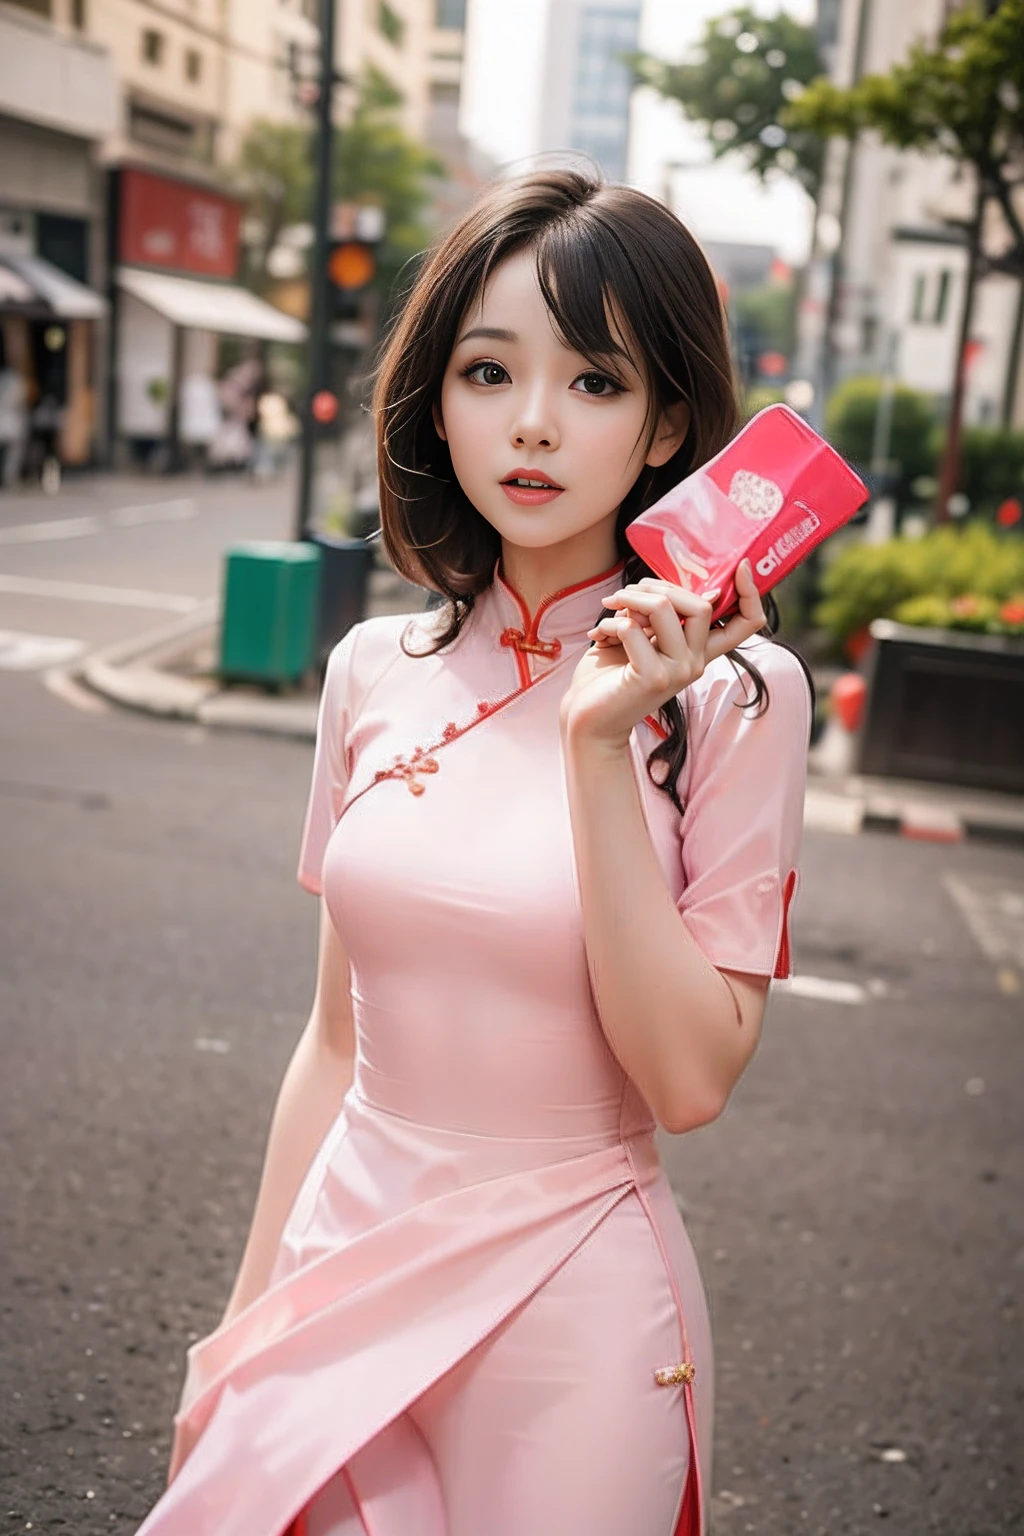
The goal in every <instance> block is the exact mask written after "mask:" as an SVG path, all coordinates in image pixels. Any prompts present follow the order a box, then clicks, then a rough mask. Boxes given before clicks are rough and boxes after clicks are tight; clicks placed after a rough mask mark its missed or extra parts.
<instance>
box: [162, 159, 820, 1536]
mask: <svg viewBox="0 0 1024 1536" xmlns="http://www.w3.org/2000/svg"><path fill="white" fill-rule="evenodd" d="M375 411H376V418H377V427H378V447H379V463H380V466H381V511H382V520H383V529H384V538H385V541H386V545H387V548H388V552H389V555H390V556H391V559H392V561H393V562H394V564H395V565H396V567H397V568H398V570H399V571H400V572H402V574H404V575H406V576H407V577H410V578H411V579H413V580H415V581H418V582H420V583H421V584H422V585H424V586H427V587H432V588H435V589H436V590H438V591H440V592H441V593H442V594H443V595H444V597H445V599H446V601H445V604H444V605H443V606H442V607H441V608H440V609H438V610H436V611H434V612H431V613H428V614H424V615H417V616H416V617H414V618H413V619H412V620H409V618H408V616H405V617H395V618H378V619H372V620H369V621H366V622H364V623H362V624H359V625H357V626H356V627H355V628H354V629H353V630H351V631H350V632H349V634H348V635H346V637H345V639H344V640H343V641H342V642H341V644H340V645H339V646H338V647H337V649H336V650H335V651H334V653H333V655H332V657H331V660H330V664H329V667H328V672H327V678H326V683H325V688H324V694H323V699H322V704H321V712H320V723H319V733H318V741H317V749H316V757H315V764H314V770H313V785H312V790H311V795H310V800H309V807H308V812H307V818H306V824H305V830H304V835H303V843H302V855H301V862H300V873H299V878H300V881H301V882H302V884H303V885H304V886H305V887H306V888H307V889H308V890H310V891H313V892H316V893H321V894H322V897H323V900H322V916H321V928H320V932H321V945H320V959H319V969H318V976H317V986H316V996H315V1000H314V1004H313V1010H312V1014H311V1017H310V1021H309V1024H308V1026H307V1028H306V1031H305V1032H304V1034H303V1036H302V1038H301V1040H300V1041H299V1044H298V1047H297V1049H296V1052H295V1055H294V1057H293V1060H292V1062H291V1064H290V1066H289V1068H288V1071H287V1073H286V1076H285V1081H284V1084H283V1086H282V1090H281V1094H280V1098H279V1101H278V1105H277V1109H276V1111H275V1116H274V1122H273V1125H272V1128H271V1134H270V1141H269V1145H268V1150H267V1157H266V1163H265V1167H264V1173H263V1179H262V1183H261V1187H260V1192H259V1196H258V1201H257V1208H256V1213H255V1216H254V1220H253V1226H252V1231H251V1233H250V1236H249V1241H248V1244H247V1246H246V1250H245V1254H244V1257H243V1260H242V1264H241V1268H240V1270H239V1274H238V1279H237V1281H236V1284H235V1288H234V1292H233V1294H232V1297H231V1299H230V1301H229V1304H228V1307H227V1311H226V1313H225V1316H224V1319H223V1321H222V1323H221V1325H220V1326H219V1328H218V1329H217V1330H216V1331H215V1332H214V1333H213V1334H211V1335H210V1336H209V1337H208V1338H207V1339H204V1340H202V1341H200V1343H199V1344H197V1345H196V1346H194V1347H193V1349H192V1350H191V1351H190V1352H189V1373H188V1379H187V1381H186V1385H185V1391H184V1395H183V1399H182V1406H181V1410H180V1412H179V1414H178V1415H177V1419H176V1425H177V1433H176V1439H175V1449H174V1454H173V1458H172V1465H171V1484H170V1487H169V1489H168V1492H167V1493H166V1494H165V1496H164V1498H163V1499H162V1500H161V1502H160V1503H159V1504H158V1505H157V1507H156V1509H155V1510H154V1511H153V1513H152V1514H151V1516H150V1518H149V1520H148V1521H147V1522H146V1524H145V1525H144V1526H143V1528H142V1529H143V1532H144V1533H145V1536H157V1533H160V1536H171V1533H173V1536H202V1533H206V1532H209V1533H211V1536H212V1533H213V1532H216V1533H218V1536H233V1533H237V1536H282V1532H284V1531H286V1530H288V1531H291V1532H292V1533H294V1536H362V1533H372V1536H406V1533H411V1536H483V1533H487V1536H547V1533H555V1532H557V1533H558V1536H584V1533H586V1536H673V1533H674V1536H684V1533H686V1536H700V1533H701V1532H703V1531H704V1529H705V1526H704V1520H705V1518H706V1517H705V1512H704V1507H703V1506H704V1490H706V1489H707V1487H708V1485H709V1482H710V1457H711V1432H712V1354H711V1339H710V1330H709V1325H708V1317H707V1310H706V1306H705V1299H704V1294H703V1290H702V1287H701V1282H700V1276H699V1273H698V1270H697V1265H696V1261H695V1259H694V1255H693V1251H692V1248H691V1246H690V1243H689V1239H688V1238H687V1235H686V1232H685V1230H684V1228H683V1224H682V1221H681V1219H680V1217H679V1214H678V1211H677V1209H676V1206H675V1202H674V1200H673V1197H672V1193H671V1190H670V1189H669V1186H668V1182H667V1180H666V1178H665V1175H664V1172H663V1171H662V1168H661V1166H660V1163H659V1160H658V1154H657V1151H656V1148H655V1145H654V1140H653V1134H652V1133H653V1130H654V1126H655V1121H658V1122H660V1124H661V1125H662V1126H663V1127H664V1128H665V1129H666V1130H668V1131H671V1132H676V1133H679V1132H684V1131H686V1130H688V1129H690V1128H691V1127H694V1126H698V1125H702V1124H705V1123H707V1122H708V1121H710V1120H712V1119H714V1118H715V1117H716V1116H717V1115H718V1114H719V1113H720V1112H721V1110H722V1108H723V1106H724V1104H725V1102H726V1100H727V1098H728V1096H729V1093H730V1091H731V1089H732V1087H733V1086H734V1084H735V1082H736V1080H737V1079H738V1077H739V1076H740V1074H741V1072H742V1071H743V1068H744V1067H745V1065H746V1063H747V1062H748V1060H749V1059H750V1056H751V1054H752V1052H753V1050H754V1048H755V1045H756V1043H757V1037H758V1032H759V1029H760V1024H761V1017H762V1013H763V1009H764V1003H765V997H766V994H767V990H768V984H769V979H770V978H771V976H772V975H773V974H775V975H780V974H786V973H787V970H788V940H787V935H786V917H787V906H788V903H789V900H790V898H791V896H792V893H793V888H794V884H795V880H796V875H795V864H796V855H797V847H798V843H799V836H800V825H801V809H802V798H803V775H804V764H805V755H806V747H807V739H808V730H809V718H810V707H809V694H808V689H807V684H806V681H805V678H804V674H803V672H802V670H801V667H800V665H799V663H798V662H797V661H796V659H795V658H794V657H793V655H792V654H791V653H789V652H788V651H786V650H784V649H782V648H780V647H775V646H773V645H772V644H771V643H770V641H769V640H767V639H765V638H754V637H755V636H756V635H757V632H758V631H760V630H761V629H762V628H763V626H764V623H765V616H764V613H763V611H762V608H761V604H760V600H759V597H758V594H757V592H756V590H755V588H754V584H753V581H752V579H751V574H750V571H749V569H748V568H747V569H741V571H740V573H739V574H738V578H737V584H738V588H739V592H740V599H741V601H740V610H739V612H738V613H737V614H736V615H735V616H734V617H733V618H732V619H730V620H729V622H728V623H726V624H725V625H724V627H722V626H716V627H715V628H714V629H710V628H709V623H710V605H709V603H708V602H707V601H705V600H704V599H701V598H697V597H695V596H694V594H692V593H690V592H688V591H686V590H684V589H683V588H681V587H676V586H672V585H669V584H667V583H665V582H661V581H657V580H655V579H653V578H652V577H651V575H650V573H648V572H646V570H645V568H644V567H643V566H642V565H641V564H640V562H639V561H638V560H637V559H636V558H635V557H634V556H632V555H631V553H630V551H629V549H628V546H627V545H626V543H625V541H624V538H623V530H624V528H625V526H626V525H627V524H628V522H629V521H630V519H631V518H632V517H634V516H635V515H636V514H637V513H638V512H639V511H640V510H641V509H642V508H643V507H644V506H646V505H650V504H651V502H652V501H654V500H655V499H657V497H658V496H659V495H660V494H662V492H663V491H664V490H665V489H667V488H668V487H669V486H670V485H672V484H674V483H675V482H677V481H678V480H679V479H681V478H682V477H683V476H684V475H685V474H686V473H688V472H689V471H690V470H691V469H692V468H694V467H695V466H696V465H699V464H700V463H702V462H703V461H704V460H706V459H707V458H708V457H710V455H711V454H713V453H714V452H716V451H717V450H718V449H719V448H721V447H722V446H723V445H724V444H725V443H726V441H727V440H728V439H729V438H730V436H731V435H732V433H733V431H734V429H735V425H736V416H735V404H734V397H733V387H732V380H731V373H730V367H729V358H728V351H727V343H726V335H725V327H724V322H723V317H722V313H721V306H720V303H719V299H718V296H717V292H716V289H715V284H714V281H713V279H712V276H711V273H710V271H709V270H708V267H707V264H706V262H705V260H704V258H703V256H702V254H701V252H700V250H699V248H698V247H697V245H696V244H695V243H694V241H693V240H692V238H691V237H690V236H689V235H688V234H687V232H686V230H685V229H684V228H683V227H682V225H681V224H680V223H679V222H678V220H677V219H675V217H674V216H673V215H672V214H670V213H669V212H668V211H667V210H666V209H665V208H663V207H662V206H661V205H659V204H658V203H656V202H654V201H652V200H651V199H649V198H646V197H644V196H643V195H642V194H640V193H638V192H635V191H632V190H630V189H628V188H625V187H616V186H602V185H601V184H600V183H599V182H598V181H596V180H592V179H590V178H588V177H586V176H583V175H581V174H579V173H576V172H569V171H557V172H544V173H539V174H535V175H531V176H527V177H524V178H521V179H519V180H517V181H514V182H509V183H505V184H501V185H498V186H496V187H494V188H493V189H491V190H490V191H489V192H488V193H487V194H486V195H485V196H484V197H483V198H482V200H481V201H480V202H479V203H478V204H477V205H476V206H475V207H474V208H473V209H471V210H470V211H469V213H468V214H467V215H466V216H465V217H464V218H463V219H462V221H461V222H460V223H459V224H458V225H457V226H456V228H455V229H454V230H452V231H451V232H450V233H449V234H448V236H447V237H446V238H445V239H444V240H443V241H442V242H441V243H440V245H439V247H438V249H437V250H436V251H435V252H434V253H433V254H432V256H431V258H430V259H429V260H428V261H427V263H426V264H425V266H424V268H423V270H422V272H421V274H420V276H419V278H418V279H417V281H416V283H415V285H414V286H413V289H412V291H411V293H410V294H409V296H408V298H407V302H406V304H405V307H404V310H403V312H402V314H401V317H400V319H399V320H398V322H397V324H396V326H395V329H394V331H393V333H392V335H391V336H390V338H389V340H388V343H387V346H386V349H385V352H384V356H383V360H382V362H381V366H380V370H379V374H378V379H377V385H376V394H375ZM602 613H603V615H604V616H603V617H601V616H600V615H601V614H602ZM739 648H741V649H739Z"/></svg>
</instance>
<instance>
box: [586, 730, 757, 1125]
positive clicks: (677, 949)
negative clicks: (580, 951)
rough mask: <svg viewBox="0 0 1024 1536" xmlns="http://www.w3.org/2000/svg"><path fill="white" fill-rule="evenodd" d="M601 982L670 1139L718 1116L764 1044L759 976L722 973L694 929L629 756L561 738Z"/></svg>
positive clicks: (619, 1050)
mask: <svg viewBox="0 0 1024 1536" xmlns="http://www.w3.org/2000/svg"><path fill="white" fill-rule="evenodd" d="M563 740H564V747H565V761H566V775H567V782H568V791H569V808H570V814H571V818H572V830H573V842H574V845H575V850H576V862H577V867H578V870H579V879H580V888H581V895H582V904H583V920H584V932H585V937H586V946H587V955H588V959H589V965H590V977H591V985H592V987H593V991H594V998H595V1002H596V1004H597V1011H598V1016H599V1018H600V1020H601V1025H602V1028H603V1029H604V1032H605V1035H606V1037H607V1039H608V1043H609V1045H610V1046H611V1048H612V1050H613V1051H614V1053H615V1055H616V1057H617V1059H618V1061H619V1063H620V1065H621V1066H622V1068H623V1070H624V1071H625V1072H626V1073H627V1074H628V1075H629V1076H630V1077H631V1078H632V1080H633V1081H634V1083H636V1085H637V1087H638V1088H639V1089H640V1092H641V1093H642V1094H643V1095H644V1097H645V1099H646V1100H647V1102H648V1104H650V1106H651V1109H652V1111H653V1112H654V1114H655V1116H656V1118H657V1119H658V1121H659V1123H660V1124H661V1125H663V1126H664V1128H665V1129H666V1130H667V1131H672V1132H676V1133H678V1132H681V1131H686V1130H692V1129H693V1128H694V1127H695V1126H698V1125H704V1124H706V1123H707V1122H708V1121H709V1120H713V1119H714V1118H715V1116H716V1115H718V1114H720V1113H721V1111H722V1109H723V1108H724V1106H725V1102H726V1100H727V1099H728V1097H729V1094H730V1092H731V1091H732V1088H733V1086H734V1085H735V1083H736V1081H737V1080H738V1078H739V1076H740V1074H741V1073H742V1071H743V1069H744V1067H745V1066H746V1064H747V1062H748V1061H749V1059H750V1057H751V1055H752V1054H753V1052H754V1049H755V1047H756V1045H757V1040H758V1035H759V1032H760V1028H761V1019H762V1017H763V1014H764V1006H765V1000H766V998H767V994H768V980H767V978H766V977H761V976H748V975H741V974H740V973H739V972H727V971H719V970H717V969H716V968H715V967H714V966H713V965H712V964H711V963H710V961H709V960H707V959H706V958H705V956H704V954H703V952H702V951H701V949H700V948H699V946H698V945H697V943H696V942H695V941H694V939H693V938H691V937H690V935H689V933H688V932H687V929H686V926H685V924H684V923H683V920H682V918H681V916H680V914H679V911H678V909H677V907H676V904H675V902H674V900H673V898H672V893H671V892H670V890H669V889H668V886H667V885H666V883H665V878H664V876H663V874H662V871H661V868H660V866H659V864H658V861H657V857H656V855H655V852H654V848H653V846H652V844H651V839H650V836H649V834H648V831H647V827H646V824H645V822H644V817H643V811H642V809H641V805H640V794H639V789H638V786H637V782H636V777H635V775H634V772H633V767H632V764H631V762H630V757H629V751H628V748H623V747H621V746H607V745H605V744H604V743H603V742H599V741H595V740H594V739H593V738H591V737H590V736H588V734H587V733H586V732H585V731H582V730H574V729H573V727H572V722H571V719H570V720H568V721H566V722H565V724H564V729H563Z"/></svg>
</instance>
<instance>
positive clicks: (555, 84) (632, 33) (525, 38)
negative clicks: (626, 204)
mask: <svg viewBox="0 0 1024 1536" xmlns="http://www.w3.org/2000/svg"><path fill="white" fill-rule="evenodd" d="M640 10H641V6H640V0H520V3H519V4H518V5H517V6H516V7H515V9H514V11H513V10H512V9H511V8H508V7H502V6H498V5H480V6H478V7H476V8H474V9H473V11H472V13H471V16H470V27H469V34H468V44H467V49H468V57H467V81H466V114H465V115H466V121H467V122H468V123H470V124H471V125H472V132H473V136H474V142H475V144H476V145H477V146H478V148H479V150H480V151H481V152H482V153H483V154H486V155H489V156H490V157H491V160H492V162H493V163H505V164H507V163H509V161H510V160H511V161H513V162H515V161H518V160H520V159H524V160H525V159H528V158H530V157H533V156H536V155H541V154H545V153H549V152H554V153H556V154H557V153H559V152H562V153H564V152H569V154H570V156H571V154H572V152H574V151H575V152H577V153H581V154H585V155H589V156H592V157H593V158H594V159H595V160H597V161H598V163H599V164H600V166H601V168H602V170H603V171H604V173H605V175H606V176H607V177H608V178H609V179H610V180H625V178H626V171H627V160H628V149H629V107H630V95H631V79H630V72H629V70H628V68H627V66H626V64H625V63H624V62H623V59H624V56H625V55H626V54H629V53H632V52H635V51H636V50H637V47H638V39H639V31H640ZM485 102H486V107H487V110H486V111H485V110H483V106H484V103H485ZM488 117H489V118H490V121H491V122H492V123H493V122H495V121H500V125H501V131H500V134H497V133H491V132H489V131H488V127H487V125H486V120H487V118H488ZM510 125H514V126H515V136H514V143H515V148H514V151H512V152H511V153H510V149H511V146H512V143H513V138H512V135H511V134H510V132H509V126H510Z"/></svg>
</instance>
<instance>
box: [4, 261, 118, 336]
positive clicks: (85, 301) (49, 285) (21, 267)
mask: <svg viewBox="0 0 1024 1536" xmlns="http://www.w3.org/2000/svg"><path fill="white" fill-rule="evenodd" d="M0 309H2V310H5V311H6V312H7V313H8V314H11V313H14V314H23V315H28V316H29V317H30V318H32V319H41V320H45V319H48V318H49V317H50V316H52V317H53V318H54V319H55V320H99V319H100V317H101V316H102V315H104V314H106V311H107V303H106V300H105V299H103V298H101V297H100V295H99V294H98V293H94V292H93V290H92V289H91V288H87V287H86V286H85V284H84V283H80V282H78V281H77V280H76V279H75V278H73V277H69V276H68V274H67V273H66V272H62V271H61V270H60V268H59V267H55V266H54V265H53V263H52V262H51V261H44V259H43V257H42V256H3V257H0Z"/></svg>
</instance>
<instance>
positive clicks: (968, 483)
mask: <svg viewBox="0 0 1024 1536" xmlns="http://www.w3.org/2000/svg"><path fill="white" fill-rule="evenodd" d="M961 454H962V456H961V460H960V488H961V490H962V491H963V492H964V495H965V496H969V497H970V499H971V510H972V511H973V512H993V511H995V509H996V507H998V506H999V503H1000V502H1002V501H1005V500H1006V498H1007V497H1008V496H1018V497H1020V496H1024V432H1009V431H1005V430H1004V429H1002V428H993V427H966V428H965V429H964V434H963V439H962V446H961Z"/></svg>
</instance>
